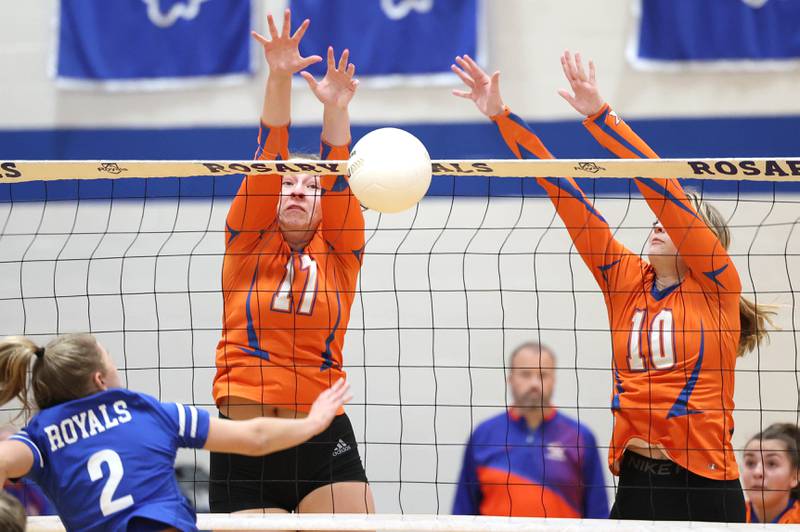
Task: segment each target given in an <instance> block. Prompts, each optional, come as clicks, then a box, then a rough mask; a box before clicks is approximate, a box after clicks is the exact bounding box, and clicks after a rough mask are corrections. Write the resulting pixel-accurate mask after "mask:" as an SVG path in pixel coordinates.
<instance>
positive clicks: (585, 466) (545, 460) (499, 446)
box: [453, 342, 608, 519]
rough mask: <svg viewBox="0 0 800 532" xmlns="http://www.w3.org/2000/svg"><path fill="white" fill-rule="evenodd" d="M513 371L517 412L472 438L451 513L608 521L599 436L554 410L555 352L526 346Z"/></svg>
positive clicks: (521, 348) (517, 351)
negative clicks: (596, 436) (597, 438)
mask: <svg viewBox="0 0 800 532" xmlns="http://www.w3.org/2000/svg"><path fill="white" fill-rule="evenodd" d="M509 367H510V368H511V370H510V373H509V375H508V386H509V389H510V390H511V395H512V397H513V404H512V405H511V407H510V408H509V409H508V411H507V412H503V413H502V414H499V415H497V416H495V417H493V418H491V419H489V420H487V421H484V422H483V423H481V424H480V425H479V426H478V428H477V429H475V432H474V433H473V434H472V436H471V437H470V440H469V443H468V444H467V449H466V452H465V454H464V463H463V466H462V469H461V477H460V479H459V482H458V489H457V491H456V498H455V504H454V505H453V513H454V514H462V515H478V514H480V515H505V516H525V517H573V518H578V517H587V518H603V519H605V518H607V517H608V498H607V495H606V488H605V482H604V480H603V469H602V461H601V459H600V455H599V453H598V450H597V444H596V443H595V438H594V435H593V434H592V433H591V431H590V430H589V429H588V428H587V427H585V426H584V425H582V424H580V423H579V422H577V421H575V420H573V419H571V418H569V417H567V416H565V415H564V414H561V413H560V412H557V411H556V409H555V408H554V407H553V405H552V396H553V387H554V385H555V355H554V354H553V351H552V350H551V349H550V348H548V347H546V346H544V345H541V344H539V343H537V342H527V343H524V344H522V345H520V346H519V347H517V348H516V349H515V350H514V351H513V352H512V353H511V358H510V360H509Z"/></svg>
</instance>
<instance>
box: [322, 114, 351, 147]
mask: <svg viewBox="0 0 800 532" xmlns="http://www.w3.org/2000/svg"><path fill="white" fill-rule="evenodd" d="M322 140H324V141H325V142H327V143H328V144H330V145H332V146H344V145H346V144H349V143H350V113H349V111H348V110H347V107H336V106H333V105H326V106H325V109H324V111H323V113H322Z"/></svg>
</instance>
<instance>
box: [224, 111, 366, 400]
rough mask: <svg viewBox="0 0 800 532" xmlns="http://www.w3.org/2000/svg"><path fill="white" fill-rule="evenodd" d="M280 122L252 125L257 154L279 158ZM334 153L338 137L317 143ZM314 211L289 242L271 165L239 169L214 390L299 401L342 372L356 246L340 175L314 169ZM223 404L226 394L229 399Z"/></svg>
mask: <svg viewBox="0 0 800 532" xmlns="http://www.w3.org/2000/svg"><path fill="white" fill-rule="evenodd" d="M288 147H289V129H288V125H287V126H277V127H276V126H266V125H262V129H261V132H260V133H259V151H258V153H257V158H258V159H260V160H286V159H287V157H288ZM321 153H322V158H323V159H335V160H342V159H347V158H348V156H349V147H348V146H330V145H328V144H326V143H325V142H323V143H322V148H321ZM320 187H321V191H320V192H321V194H322V198H321V200H320V202H321V209H322V221H321V223H320V227H319V228H318V229H317V232H316V233H315V234H314V236H313V238H312V239H311V241H310V242H309V243H308V245H307V246H306V247H305V248H304V249H303V250H300V251H293V250H292V249H291V248H290V247H289V245H288V244H287V243H286V241H285V240H284V238H283V236H282V234H281V232H280V228H279V227H278V220H277V209H278V204H279V200H280V194H281V178H280V176H278V175H256V176H249V177H245V179H244V180H243V181H242V184H241V186H240V188H239V191H238V193H237V194H236V197H235V198H234V200H233V202H232V204H231V207H230V210H229V212H228V217H227V220H226V228H225V229H226V230H225V258H224V260H223V267H222V293H223V324H222V337H221V339H220V341H219V343H218V345H217V354H216V365H217V373H216V377H215V378H214V390H213V392H214V399H215V401H216V403H217V405H219V404H220V401H221V400H222V399H223V398H225V397H230V398H236V397H240V398H244V399H248V400H250V401H255V402H257V403H261V404H269V405H274V406H280V407H284V408H290V409H293V410H299V411H307V410H308V409H309V408H310V406H311V403H313V402H314V400H315V399H316V398H317V396H318V395H319V394H320V392H322V391H323V390H325V389H326V388H328V387H329V386H330V385H331V384H333V383H334V382H336V380H338V379H339V378H340V377H344V376H345V372H344V369H343V368H342V346H343V344H344V336H345V332H346V330H347V324H348V322H349V319H350V307H351V306H352V303H353V299H354V298H355V291H356V282H357V279H358V273H359V271H360V269H361V259H362V253H363V250H364V217H363V215H362V213H361V206H360V204H359V203H358V200H357V199H356V198H355V196H353V194H352V193H351V191H350V187H349V185H348V183H347V179H346V177H345V176H341V175H326V176H322V177H321V179H320ZM231 404H233V401H232V402H231Z"/></svg>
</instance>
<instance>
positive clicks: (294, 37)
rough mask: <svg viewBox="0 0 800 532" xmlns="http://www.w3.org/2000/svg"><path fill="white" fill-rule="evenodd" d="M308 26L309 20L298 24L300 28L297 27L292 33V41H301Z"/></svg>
mask: <svg viewBox="0 0 800 532" xmlns="http://www.w3.org/2000/svg"><path fill="white" fill-rule="evenodd" d="M310 24H311V20H310V19H305V20H304V21H303V23H302V24H300V27H298V28H297V30H296V31H295V32H294V35H292V40H293V41H299V40H300V39H302V38H303V35H305V34H306V30H307V29H308V26H309V25H310Z"/></svg>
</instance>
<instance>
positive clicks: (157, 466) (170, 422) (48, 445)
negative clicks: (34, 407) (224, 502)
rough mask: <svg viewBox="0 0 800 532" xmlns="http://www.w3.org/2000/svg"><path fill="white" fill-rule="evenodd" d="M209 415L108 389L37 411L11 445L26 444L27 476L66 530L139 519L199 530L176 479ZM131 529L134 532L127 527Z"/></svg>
mask: <svg viewBox="0 0 800 532" xmlns="http://www.w3.org/2000/svg"><path fill="white" fill-rule="evenodd" d="M208 424H209V415H208V412H206V411H204V410H198V409H197V408H195V407H193V406H186V405H182V404H179V403H161V402H159V401H158V400H156V399H155V398H153V397H150V396H147V395H144V394H140V393H135V392H131V391H128V390H123V389H110V390H107V391H105V392H99V393H96V394H94V395H90V396H88V397H83V398H81V399H75V400H73V401H68V402H66V403H62V404H60V405H56V406H54V407H51V408H47V409H45V410H42V411H41V412H39V413H38V414H37V415H36V416H34V418H33V419H32V420H31V422H30V423H29V424H28V425H27V426H26V427H25V428H24V429H23V430H21V431H19V432H18V433H16V434H14V435H12V436H11V437H10V439H12V440H15V441H19V442H22V443H24V444H25V445H27V446H28V447H29V448H30V450H31V452H32V453H33V467H32V468H31V470H30V472H29V473H28V474H27V478H29V479H31V480H33V481H35V482H36V483H37V484H38V485H39V486H40V487H41V488H42V489H43V490H44V492H45V493H46V494H47V496H48V497H50V500H51V501H53V504H54V505H55V506H56V509H57V510H58V514H59V516H60V517H61V520H62V522H63V523H64V526H65V527H66V529H67V530H76V531H125V530H128V526H129V525H130V523H131V522H132V521H134V522H135V520H136V519H141V520H148V521H156V522H158V523H163V524H164V525H165V526H164V528H167V527H169V526H171V527H175V528H177V529H178V530H182V531H188V530H197V527H196V516H195V512H194V510H193V509H192V507H191V506H190V505H189V503H188V502H187V500H186V498H185V497H184V496H183V495H182V494H181V492H180V489H179V487H178V481H177V480H176V478H175V471H174V465H175V455H176V453H177V449H178V448H179V447H189V448H196V449H199V448H202V447H203V446H204V445H205V442H206V438H207V437H208ZM131 530H135V528H131Z"/></svg>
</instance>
